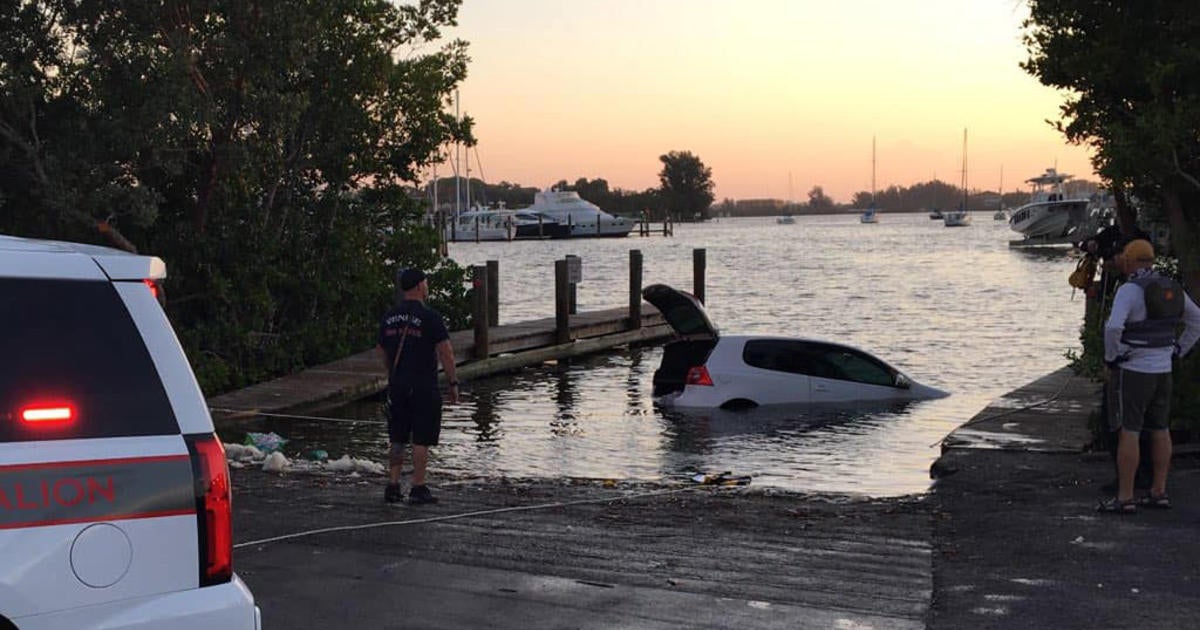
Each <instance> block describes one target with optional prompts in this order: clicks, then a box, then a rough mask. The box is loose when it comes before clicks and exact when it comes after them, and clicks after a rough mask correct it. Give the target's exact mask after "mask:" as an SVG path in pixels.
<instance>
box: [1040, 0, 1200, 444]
mask: <svg viewBox="0 0 1200 630" xmlns="http://www.w3.org/2000/svg"><path fill="white" fill-rule="evenodd" d="M1027 4H1028V6H1029V10H1030V17H1029V19H1028V20H1027V21H1026V23H1025V44H1026V47H1027V48H1028V50H1029V53H1030V58H1029V59H1028V60H1027V61H1026V62H1025V63H1023V64H1022V67H1023V68H1024V69H1025V70H1026V71H1027V72H1029V73H1030V74H1032V75H1033V76H1035V77H1037V78H1038V79H1039V80H1040V81H1041V82H1042V83H1043V84H1045V85H1047V86H1050V87H1054V88H1057V89H1060V90H1063V91H1064V93H1065V94H1067V97H1066V101H1065V103H1064V104H1063V106H1062V110H1061V111H1062V118H1061V120H1059V121H1057V123H1056V126H1057V128H1058V129H1059V130H1060V131H1062V133H1063V134H1064V135H1065V136H1066V137H1067V139H1068V140H1070V141H1072V142H1076V143H1086V144H1088V145H1090V146H1091V147H1092V148H1093V149H1094V151H1095V157H1094V159H1093V162H1094V165H1095V167H1096V169H1097V172H1098V173H1100V174H1101V175H1102V176H1103V177H1104V178H1105V179H1106V180H1107V181H1108V183H1109V184H1110V185H1111V186H1112V187H1113V188H1114V190H1116V191H1118V192H1122V193H1124V192H1126V191H1128V192H1131V193H1132V194H1133V195H1134V196H1135V197H1136V198H1137V199H1139V200H1140V201H1141V205H1142V206H1143V207H1146V208H1162V212H1163V214H1164V215H1165V217H1166V218H1167V220H1168V222H1169V224H1170V227H1171V244H1172V248H1173V249H1174V254H1175V256H1176V257H1177V259H1178V277H1180V278H1181V279H1182V281H1183V283H1184V285H1185V286H1187V287H1188V289H1189V290H1190V292H1191V293H1192V294H1193V295H1196V294H1198V293H1200V46H1197V45H1196V43H1197V42H1200V13H1197V12H1196V11H1195V10H1194V7H1193V6H1191V4H1189V3H1186V2H1177V1H1175V0H1143V1H1142V2H1122V1H1120V0H1029V2H1028V3H1027ZM1085 354H1086V352H1085ZM1194 370H1195V367H1194V361H1193V362H1192V363H1190V364H1189V365H1188V366H1184V367H1181V368H1180V369H1179V370H1178V371H1177V374H1176V378H1177V379H1178V381H1179V382H1180V383H1181V384H1182V383H1189V384H1192V385H1194V384H1195V383H1196V381H1195V378H1196V373H1195V371H1194ZM1189 379H1190V380H1189ZM1195 390H1196V388H1195V387H1186V386H1184V387H1176V388H1175V398H1174V400H1173V412H1174V415H1175V417H1176V419H1177V421H1181V422H1184V423H1185V426H1186V427H1188V428H1189V429H1191V430H1192V431H1198V430H1200V419H1198V416H1200V397H1198V396H1200V395H1197V394H1195V393H1194V392H1195Z"/></svg>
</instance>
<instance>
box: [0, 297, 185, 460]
mask: <svg viewBox="0 0 1200 630" xmlns="http://www.w3.org/2000/svg"><path fill="white" fill-rule="evenodd" d="M0 296H4V297H3V300H0V348H2V349H3V351H2V352H0V357H2V359H0V442H22V441H30V440H56V439H81V438H97V437H114V436H139V435H168V434H171V433H175V432H177V431H178V425H177V424H176V422H175V414H174V412H173V411H172V409H171V405H170V403H169V401H168V399H167V394H166V392H165V391H164V390H163V387H162V384H161V382H160V381H159V378H158V371H157V370H156V369H155V367H154V364H153V362H152V361H151V359H150V354H149V352H148V351H147V350H146V347H145V344H144V343H143V342H142V337H141V335H140V334H139V333H138V330H137V328H136V326H134V323H133V320H132V319H131V318H130V317H129V313H128V312H127V311H126V309H125V305H124V303H123V302H122V301H121V298H120V296H118V295H117V292H116V290H115V289H114V288H113V286H112V285H111V284H110V283H108V282H96V281H76V280H45V279H28V278H0ZM55 405H69V406H71V407H72V408H73V409H74V417H73V418H72V419H71V420H69V421H67V422H57V423H56V422H44V423H28V422H25V421H23V420H22V410H24V409H27V408H29V407H30V406H55Z"/></svg>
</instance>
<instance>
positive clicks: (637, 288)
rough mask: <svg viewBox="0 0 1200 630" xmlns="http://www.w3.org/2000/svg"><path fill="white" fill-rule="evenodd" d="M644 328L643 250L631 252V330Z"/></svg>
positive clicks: (632, 250)
mask: <svg viewBox="0 0 1200 630" xmlns="http://www.w3.org/2000/svg"><path fill="white" fill-rule="evenodd" d="M641 327H642V250H640V249H631V250H629V328H630V329H634V330H636V329H638V328H641Z"/></svg>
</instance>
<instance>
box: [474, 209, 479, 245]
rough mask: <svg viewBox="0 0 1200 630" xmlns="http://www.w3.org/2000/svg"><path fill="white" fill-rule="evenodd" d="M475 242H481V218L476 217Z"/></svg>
mask: <svg viewBox="0 0 1200 630" xmlns="http://www.w3.org/2000/svg"><path fill="white" fill-rule="evenodd" d="M475 242H476V243H478V242H479V217H478V216H477V217H475Z"/></svg>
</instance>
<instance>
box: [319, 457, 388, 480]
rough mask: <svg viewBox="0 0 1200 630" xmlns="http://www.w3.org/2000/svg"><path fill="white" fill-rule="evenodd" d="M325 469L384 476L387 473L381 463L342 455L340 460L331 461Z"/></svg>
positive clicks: (326, 464)
mask: <svg viewBox="0 0 1200 630" xmlns="http://www.w3.org/2000/svg"><path fill="white" fill-rule="evenodd" d="M325 469H326V470H331V471H333V472H360V473H369V474H372V475H382V474H383V473H384V472H386V470H385V469H384V467H383V464H380V463H379V462H373V461H371V460H369V459H357V458H354V457H350V456H349V455H342V456H341V457H340V458H338V459H333V460H329V461H328V462H326V463H325Z"/></svg>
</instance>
